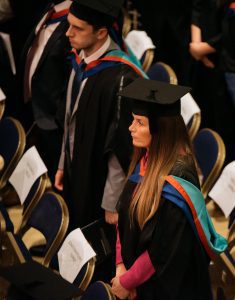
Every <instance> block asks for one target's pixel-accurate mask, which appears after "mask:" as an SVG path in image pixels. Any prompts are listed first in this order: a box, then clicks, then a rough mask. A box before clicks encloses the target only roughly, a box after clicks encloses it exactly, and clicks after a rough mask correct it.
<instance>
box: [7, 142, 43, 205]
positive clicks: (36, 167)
mask: <svg viewBox="0 0 235 300" xmlns="http://www.w3.org/2000/svg"><path fill="white" fill-rule="evenodd" d="M46 172H47V168H46V166H45V164H44V162H43V161H42V159H41V157H40V155H39V153H38V151H37V149H36V147H35V146H33V147H31V148H30V149H28V150H27V151H26V152H25V154H24V155H23V156H22V158H21V159H20V161H19V163H18V165H17V166H16V168H15V170H14V171H13V173H12V175H11V177H10V178H9V182H10V183H11V184H12V185H13V187H14V188H15V190H16V192H17V194H18V196H19V198H20V202H21V204H23V203H24V201H25V199H26V197H27V195H28V193H29V191H30V189H31V187H32V186H33V184H34V182H35V181H36V180H37V179H38V178H39V177H40V176H41V175H42V174H44V173H46Z"/></svg>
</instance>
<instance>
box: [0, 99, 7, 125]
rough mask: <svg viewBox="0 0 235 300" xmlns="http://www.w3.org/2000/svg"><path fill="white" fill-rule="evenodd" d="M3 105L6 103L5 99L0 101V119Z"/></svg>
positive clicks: (3, 109)
mask: <svg viewBox="0 0 235 300" xmlns="http://www.w3.org/2000/svg"><path fill="white" fill-rule="evenodd" d="M5 105H6V102H5V100H2V101H0V120H1V119H2V116H3V114H4V111H5Z"/></svg>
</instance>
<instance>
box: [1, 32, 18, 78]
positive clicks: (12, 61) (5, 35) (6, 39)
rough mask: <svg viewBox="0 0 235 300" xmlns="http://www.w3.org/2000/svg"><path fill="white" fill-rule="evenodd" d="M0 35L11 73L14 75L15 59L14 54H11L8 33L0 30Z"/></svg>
mask: <svg viewBox="0 0 235 300" xmlns="http://www.w3.org/2000/svg"><path fill="white" fill-rule="evenodd" d="M0 36H1V37H2V40H3V43H4V45H5V48H6V50H7V54H8V57H9V61H10V65H11V70H12V73H13V74H14V75H15V74H16V66H15V59H14V55H13V51H12V47H11V38H10V35H9V34H8V33H4V32H0Z"/></svg>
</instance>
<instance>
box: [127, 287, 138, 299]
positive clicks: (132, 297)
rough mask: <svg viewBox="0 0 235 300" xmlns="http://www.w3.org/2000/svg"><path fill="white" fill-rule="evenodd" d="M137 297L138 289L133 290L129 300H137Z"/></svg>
mask: <svg viewBox="0 0 235 300" xmlns="http://www.w3.org/2000/svg"><path fill="white" fill-rule="evenodd" d="M136 297H137V293H136V289H133V290H131V291H130V295H129V297H128V300H134V299H136Z"/></svg>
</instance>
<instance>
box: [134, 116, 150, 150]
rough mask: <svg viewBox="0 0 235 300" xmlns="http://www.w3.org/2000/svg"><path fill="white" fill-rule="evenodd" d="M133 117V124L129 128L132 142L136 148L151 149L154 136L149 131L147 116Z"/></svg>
mask: <svg viewBox="0 0 235 300" xmlns="http://www.w3.org/2000/svg"><path fill="white" fill-rule="evenodd" d="M132 115H133V122H132V124H131V126H130V127H129V130H130V132H131V136H132V142H133V145H134V146H135V147H140V148H147V149H148V148H149V146H150V143H151V139H152V135H151V133H150V130H149V119H148V118H147V117H145V116H139V115H135V114H132Z"/></svg>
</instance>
